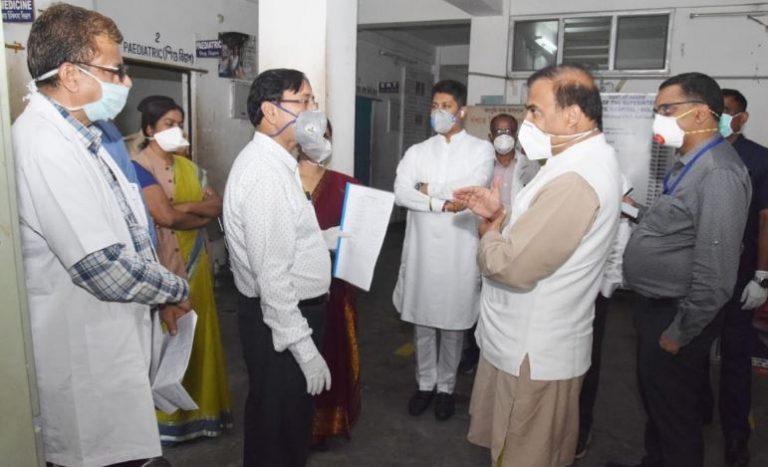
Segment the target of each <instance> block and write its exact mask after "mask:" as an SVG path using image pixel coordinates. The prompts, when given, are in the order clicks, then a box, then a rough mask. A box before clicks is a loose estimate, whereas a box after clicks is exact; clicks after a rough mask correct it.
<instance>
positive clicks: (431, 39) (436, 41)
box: [364, 21, 470, 47]
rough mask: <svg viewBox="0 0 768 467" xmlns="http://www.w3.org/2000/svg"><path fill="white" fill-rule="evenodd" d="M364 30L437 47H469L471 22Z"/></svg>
mask: <svg viewBox="0 0 768 467" xmlns="http://www.w3.org/2000/svg"><path fill="white" fill-rule="evenodd" d="M364 30H366V31H372V32H376V33H379V34H382V35H385V36H388V37H391V38H395V39H399V40H407V39H408V38H409V37H415V38H416V39H419V40H421V41H424V42H426V43H428V44H430V45H433V46H435V47H442V46H446V45H469V31H470V23H469V21H467V22H461V23H451V24H438V25H435V24H429V23H424V24H409V25H407V26H397V27H394V26H392V27H373V28H364Z"/></svg>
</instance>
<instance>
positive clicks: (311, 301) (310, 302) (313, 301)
mask: <svg viewBox="0 0 768 467" xmlns="http://www.w3.org/2000/svg"><path fill="white" fill-rule="evenodd" d="M238 293H240V292H239V291H238ZM241 295H242V294H241ZM242 296H243V297H245V298H246V299H248V300H256V301H257V302H261V297H247V296H245V295H242ZM323 303H328V294H327V293H325V294H322V295H320V296H318V297H315V298H308V299H306V300H299V306H314V305H322V304H323Z"/></svg>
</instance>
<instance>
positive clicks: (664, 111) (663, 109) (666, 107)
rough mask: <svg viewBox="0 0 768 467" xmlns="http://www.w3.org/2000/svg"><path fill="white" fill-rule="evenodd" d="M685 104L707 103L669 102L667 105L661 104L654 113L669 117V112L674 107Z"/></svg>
mask: <svg viewBox="0 0 768 467" xmlns="http://www.w3.org/2000/svg"><path fill="white" fill-rule="evenodd" d="M683 104H706V102H704V101H699V100H690V101H680V102H668V103H666V104H659V105H658V106H657V107H654V108H653V113H657V114H659V115H669V111H670V109H671V108H672V107H675V106H678V105H683Z"/></svg>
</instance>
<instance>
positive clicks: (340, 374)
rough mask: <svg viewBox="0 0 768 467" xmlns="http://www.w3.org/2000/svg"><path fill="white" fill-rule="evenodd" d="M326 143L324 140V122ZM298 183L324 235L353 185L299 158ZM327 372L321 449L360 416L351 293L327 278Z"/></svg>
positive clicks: (315, 433)
mask: <svg viewBox="0 0 768 467" xmlns="http://www.w3.org/2000/svg"><path fill="white" fill-rule="evenodd" d="M325 136H326V138H329V139H330V136H331V125H330V122H329V123H328V130H327V132H326V135H325ZM299 174H300V175H301V183H302V186H303V187H304V191H305V192H306V193H307V196H308V197H311V199H312V205H313V206H314V208H315V214H316V215H317V221H318V223H319V224H320V229H322V230H326V229H328V228H331V227H335V226H338V225H339V224H340V223H341V209H342V205H343V203H344V190H345V188H346V186H347V183H355V184H359V183H360V182H359V181H357V180H356V179H354V178H352V177H350V176H348V175H344V174H342V173H339V172H335V171H333V170H328V169H326V168H325V167H324V166H323V165H320V164H316V163H314V162H313V161H311V160H309V159H308V158H307V157H306V156H304V155H301V156H300V157H299ZM321 353H322V355H323V358H325V361H326V363H327V364H328V368H329V369H330V370H331V381H332V382H333V383H332V384H331V390H330V391H325V392H323V393H321V394H320V395H319V396H317V397H316V398H315V417H314V422H313V429H312V437H313V444H314V445H315V446H316V447H318V448H319V449H324V448H325V446H326V444H325V441H326V439H328V438H329V437H331V436H335V435H344V436H346V437H347V438H349V434H350V429H351V428H352V425H353V424H354V423H355V421H356V420H357V417H358V416H359V415H360V355H359V352H358V348H357V311H356V309H355V289H354V287H352V286H351V285H349V284H348V283H346V282H344V281H342V280H340V279H335V278H334V279H333V280H332V281H331V289H330V297H329V300H328V315H327V317H326V324H325V339H324V343H323V348H322V349H321Z"/></svg>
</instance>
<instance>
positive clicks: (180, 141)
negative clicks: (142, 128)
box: [150, 126, 189, 152]
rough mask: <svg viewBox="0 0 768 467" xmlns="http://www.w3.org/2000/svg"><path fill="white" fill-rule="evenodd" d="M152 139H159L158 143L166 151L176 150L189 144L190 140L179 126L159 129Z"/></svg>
mask: <svg viewBox="0 0 768 467" xmlns="http://www.w3.org/2000/svg"><path fill="white" fill-rule="evenodd" d="M150 139H154V140H155V141H157V145H158V146H160V148H161V149H162V150H163V151H165V152H174V151H178V150H179V149H181V148H185V147H187V146H189V141H187V140H186V139H184V133H183V132H182V131H181V128H179V127H177V126H175V127H171V128H168V129H166V130H163V131H158V132H157V133H155V135H154V136H153V137H152V138H150Z"/></svg>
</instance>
